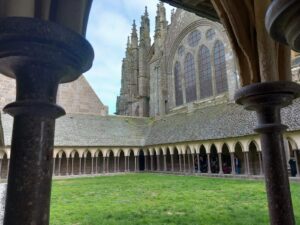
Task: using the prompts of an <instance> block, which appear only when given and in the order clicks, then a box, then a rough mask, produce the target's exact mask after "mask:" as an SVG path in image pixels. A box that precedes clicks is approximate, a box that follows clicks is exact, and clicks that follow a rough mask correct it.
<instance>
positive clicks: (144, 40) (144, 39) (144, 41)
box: [140, 6, 151, 48]
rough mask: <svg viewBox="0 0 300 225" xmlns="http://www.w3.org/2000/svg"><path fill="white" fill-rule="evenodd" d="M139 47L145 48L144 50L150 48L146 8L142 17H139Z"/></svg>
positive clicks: (148, 21)
mask: <svg viewBox="0 0 300 225" xmlns="http://www.w3.org/2000/svg"><path fill="white" fill-rule="evenodd" d="M140 47H145V48H149V47H151V38H150V20H149V14H148V10H147V6H146V7H145V13H144V15H143V16H142V17H141V27H140Z"/></svg>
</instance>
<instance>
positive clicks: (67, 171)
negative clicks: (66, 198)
mask: <svg viewBox="0 0 300 225" xmlns="http://www.w3.org/2000/svg"><path fill="white" fill-rule="evenodd" d="M66 160H67V169H66V175H69V158H68V157H66Z"/></svg>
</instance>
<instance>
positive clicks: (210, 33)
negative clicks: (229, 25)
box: [206, 29, 216, 41]
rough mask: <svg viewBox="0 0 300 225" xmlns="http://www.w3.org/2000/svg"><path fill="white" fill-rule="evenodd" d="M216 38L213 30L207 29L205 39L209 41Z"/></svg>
mask: <svg viewBox="0 0 300 225" xmlns="http://www.w3.org/2000/svg"><path fill="white" fill-rule="evenodd" d="M215 36H216V32H215V30H214V29H209V30H208V31H207V32H206V39H207V40H209V41H211V40H213V39H214V37H215Z"/></svg>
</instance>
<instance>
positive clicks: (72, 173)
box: [71, 157, 74, 175]
mask: <svg viewBox="0 0 300 225" xmlns="http://www.w3.org/2000/svg"><path fill="white" fill-rule="evenodd" d="M71 175H74V157H72V171H71Z"/></svg>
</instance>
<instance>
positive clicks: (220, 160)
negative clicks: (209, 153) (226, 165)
mask: <svg viewBox="0 0 300 225" xmlns="http://www.w3.org/2000/svg"><path fill="white" fill-rule="evenodd" d="M218 157H219V174H224V172H223V163H222V153H218Z"/></svg>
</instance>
